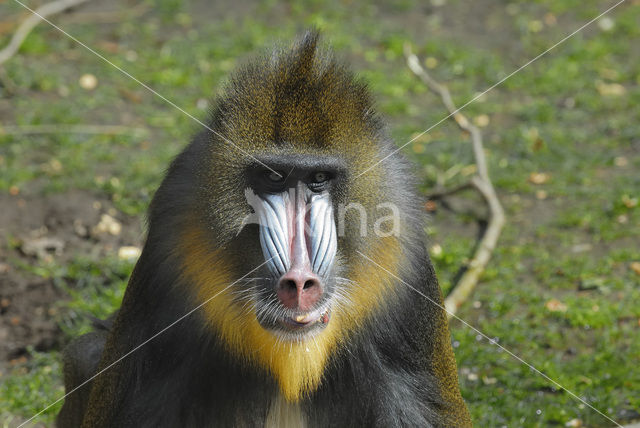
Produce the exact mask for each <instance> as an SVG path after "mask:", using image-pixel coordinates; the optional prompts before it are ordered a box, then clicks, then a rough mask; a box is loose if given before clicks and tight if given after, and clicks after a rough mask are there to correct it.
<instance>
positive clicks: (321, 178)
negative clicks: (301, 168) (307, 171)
mask: <svg viewBox="0 0 640 428" xmlns="http://www.w3.org/2000/svg"><path fill="white" fill-rule="evenodd" d="M330 178H331V177H330V175H329V173H328V172H325V171H318V172H316V173H314V174H313V176H312V178H311V181H310V183H309V188H310V189H311V190H313V191H314V192H321V191H323V190H325V189H326V188H327V186H328V185H329V179H330Z"/></svg>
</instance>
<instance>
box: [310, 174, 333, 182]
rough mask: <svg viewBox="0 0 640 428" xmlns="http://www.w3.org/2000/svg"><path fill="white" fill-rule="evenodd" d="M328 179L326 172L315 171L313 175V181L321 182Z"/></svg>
mask: <svg viewBox="0 0 640 428" xmlns="http://www.w3.org/2000/svg"><path fill="white" fill-rule="evenodd" d="M328 179H329V175H328V174H327V173H326V172H316V173H315V175H314V176H313V181H314V182H316V183H322V182H324V181H327V180H328Z"/></svg>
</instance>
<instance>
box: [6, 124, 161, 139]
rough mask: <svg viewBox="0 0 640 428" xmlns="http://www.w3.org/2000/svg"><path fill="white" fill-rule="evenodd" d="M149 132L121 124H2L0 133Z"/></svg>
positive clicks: (134, 134) (113, 133)
mask: <svg viewBox="0 0 640 428" xmlns="http://www.w3.org/2000/svg"><path fill="white" fill-rule="evenodd" d="M148 133H149V131H148V130H147V129H145V128H135V127H131V126H122V125H61V124H51V125H24V126H12V125H7V126H2V125H0V136H1V135H33V134H91V135H92V134H96V135H100V134H104V135H123V134H128V135H133V136H138V137H142V136H145V135H147V134H148Z"/></svg>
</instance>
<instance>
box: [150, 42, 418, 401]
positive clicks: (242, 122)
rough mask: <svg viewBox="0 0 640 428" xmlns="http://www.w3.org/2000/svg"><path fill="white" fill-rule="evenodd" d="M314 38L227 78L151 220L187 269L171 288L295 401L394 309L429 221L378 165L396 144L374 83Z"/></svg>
mask: <svg viewBox="0 0 640 428" xmlns="http://www.w3.org/2000/svg"><path fill="white" fill-rule="evenodd" d="M317 39H318V36H317V34H316V33H313V32H312V33H309V34H307V35H306V36H305V37H303V38H302V39H301V40H300V41H299V42H298V43H296V44H295V46H294V47H293V48H292V49H288V50H282V51H276V52H274V53H272V54H271V55H268V56H265V57H263V58H260V59H258V60H255V61H253V62H251V63H249V64H247V65H245V66H244V67H243V68H241V69H240V70H239V71H238V72H237V73H236V74H235V75H234V76H233V77H232V78H231V80H230V82H229V84H228V85H227V88H226V91H225V92H224V93H223V95H222V96H221V97H220V98H219V99H218V100H217V103H216V105H215V108H214V109H213V112H212V117H211V120H210V121H209V122H208V126H209V128H210V129H209V130H205V131H203V132H202V133H201V134H199V135H198V136H197V137H196V138H195V139H194V141H193V142H192V143H191V144H190V145H189V147H188V148H187V149H186V150H185V151H184V152H183V153H182V154H181V155H180V156H178V157H177V158H176V160H175V161H174V163H173V164H172V166H171V168H170V170H169V173H168V175H167V178H166V179H165V181H164V182H163V184H162V186H161V187H160V189H159V190H158V193H157V194H156V197H155V198H154V201H153V203H152V207H151V211H150V228H149V241H150V242H156V243H158V242H161V243H164V244H158V246H159V248H165V250H166V251H167V252H168V253H169V254H170V258H171V260H172V262H173V261H177V264H178V265H179V267H180V268H179V272H180V276H179V278H178V279H177V280H176V282H177V284H174V287H176V288H177V289H179V290H180V291H181V292H182V291H184V292H185V293H186V294H187V296H189V297H190V298H191V299H193V304H194V306H196V305H201V306H202V310H201V311H199V314H200V315H201V316H203V318H204V325H206V326H207V331H209V332H211V333H213V334H214V337H216V338H217V340H218V342H217V343H220V344H221V346H222V347H223V348H224V349H225V350H226V351H227V352H228V353H230V354H231V355H233V356H235V357H240V358H242V359H243V361H248V362H250V363H252V364H253V365H255V366H256V367H258V368H261V369H264V370H266V371H267V372H268V373H269V374H270V375H272V376H273V377H274V379H275V380H276V381H277V383H278V384H279V386H280V390H281V392H282V393H283V395H284V397H285V398H286V399H288V400H290V401H295V400H298V399H300V398H301V397H303V396H304V395H305V394H308V393H310V392H312V391H314V389H315V388H317V386H318V385H319V383H320V382H321V379H322V374H323V371H324V370H325V368H326V366H327V364H330V362H331V360H332V359H331V357H332V355H335V354H338V353H341V352H343V350H344V346H343V345H344V344H345V343H347V340H346V339H348V338H349V337H350V336H351V335H352V334H353V333H354V332H355V331H357V330H359V329H360V328H361V327H362V325H363V324H365V323H370V322H372V319H373V316H374V315H375V314H377V315H378V316H379V314H380V310H381V308H383V307H384V306H385V305H386V304H388V302H389V301H390V300H392V299H393V298H394V294H395V293H394V292H393V285H394V281H393V275H397V274H400V271H401V270H402V269H403V266H402V264H403V263H407V262H403V261H402V260H406V257H404V258H403V257H401V256H400V254H402V252H403V250H402V247H403V245H407V244H408V241H407V238H406V236H411V235H412V233H411V230H413V228H414V226H412V225H415V221H414V220H412V218H418V217H419V214H418V213H417V212H416V211H415V209H414V208H413V207H412V206H413V205H415V204H414V203H413V202H412V203H408V202H407V201H411V200H412V199H413V194H412V193H411V192H412V190H411V189H412V185H411V183H407V179H406V177H407V176H410V175H408V174H407V172H406V171H407V168H406V165H405V163H404V161H402V160H399V159H401V158H399V157H397V156H394V157H393V158H390V159H389V160H385V162H384V163H379V161H380V160H381V159H383V158H385V157H386V156H387V155H388V154H390V153H391V152H392V150H393V149H394V147H395V146H394V145H393V144H392V143H391V142H390V140H389V139H388V138H387V137H386V136H385V134H384V132H383V126H382V124H381V121H380V120H379V119H378V118H377V116H376V115H375V114H374V113H373V108H372V101H371V98H370V96H369V94H368V92H367V90H366V87H365V85H364V84H362V83H360V82H359V81H357V80H356V79H354V77H353V75H352V74H351V73H350V72H349V71H347V70H346V69H345V68H344V66H342V65H341V64H340V63H339V62H338V61H336V60H335V59H334V58H333V57H332V56H331V55H330V54H328V53H326V52H323V51H321V50H319V49H318V48H317V46H316V44H317ZM389 214H391V215H389ZM409 229H411V230H409ZM163 245H164V246H163ZM362 254H364V255H365V256H366V257H367V258H369V259H371V260H374V261H375V264H373V263H371V262H370V261H368V260H367V259H366V258H364V257H363V256H362ZM379 266H383V267H384V269H380V268H379ZM404 267H406V266H404Z"/></svg>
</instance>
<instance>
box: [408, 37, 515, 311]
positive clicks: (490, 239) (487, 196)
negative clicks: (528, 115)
mask: <svg viewBox="0 0 640 428" xmlns="http://www.w3.org/2000/svg"><path fill="white" fill-rule="evenodd" d="M404 51H405V57H406V59H407V65H408V66H409V69H410V70H411V71H412V72H413V73H414V74H415V75H416V76H418V77H419V78H420V79H421V80H422V82H423V83H424V84H425V85H427V87H428V88H429V89H430V90H431V91H432V92H434V93H436V94H437V95H438V96H439V97H440V99H441V100H442V102H443V104H444V105H445V107H446V108H447V111H448V112H449V114H450V117H452V118H453V120H455V122H456V124H457V125H458V127H459V128H460V129H462V130H464V131H466V132H468V133H469V135H470V137H471V143H472V146H473V154H474V158H475V163H476V166H477V167H478V171H477V173H476V175H475V176H474V177H472V178H471V181H470V182H469V183H465V184H463V185H460V186H458V187H455V188H453V189H450V190H441V191H438V192H437V193H435V195H436V196H437V197H444V196H446V195H449V194H452V193H455V192H458V191H460V190H463V189H467V188H469V185H470V186H472V187H473V188H475V189H476V190H477V191H478V192H479V193H480V194H481V195H482V197H483V198H484V200H485V201H486V203H487V205H488V206H489V222H488V226H487V229H486V230H485V232H484V234H483V235H482V239H481V240H480V243H479V245H478V247H477V249H476V251H475V253H474V255H473V258H472V259H471V261H470V262H469V264H468V266H467V270H466V271H465V273H464V274H463V275H462V277H461V278H460V280H459V281H458V283H457V284H456V285H455V286H454V288H453V291H452V292H451V293H450V294H449V295H448V296H447V297H446V299H445V300H444V306H445V309H446V310H447V316H448V317H449V318H451V317H452V316H453V315H454V314H455V313H456V311H457V310H458V308H459V307H460V305H462V303H464V302H465V301H466V300H467V298H468V297H469V296H470V295H471V292H472V291H473V289H474V288H475V286H476V284H477V283H478V280H479V278H480V275H482V272H484V269H485V267H486V266H487V264H488V263H489V260H490V259H491V254H492V253H493V251H494V250H495V248H496V244H497V242H498V238H499V237H500V232H501V231H502V227H503V226H504V224H505V216H504V210H503V209H502V205H500V201H499V200H498V196H497V194H496V191H495V189H494V188H493V184H492V183H491V179H490V178H489V171H488V169H487V160H486V157H485V155H484V146H483V144H482V133H481V132H480V129H478V127H477V126H475V125H474V124H473V123H471V122H470V121H469V120H468V119H467V118H466V117H465V116H464V115H463V114H462V113H460V109H458V108H456V106H455V104H454V103H453V100H452V99H451V94H450V93H449V90H448V89H447V87H446V86H444V85H441V84H440V83H438V82H437V81H435V80H434V79H433V78H432V77H431V76H430V75H429V74H428V73H427V71H426V70H425V69H424V68H423V67H422V66H421V65H420V60H419V59H418V57H417V56H416V55H415V54H414V53H412V52H411V48H410V47H409V45H405V49H404Z"/></svg>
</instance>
